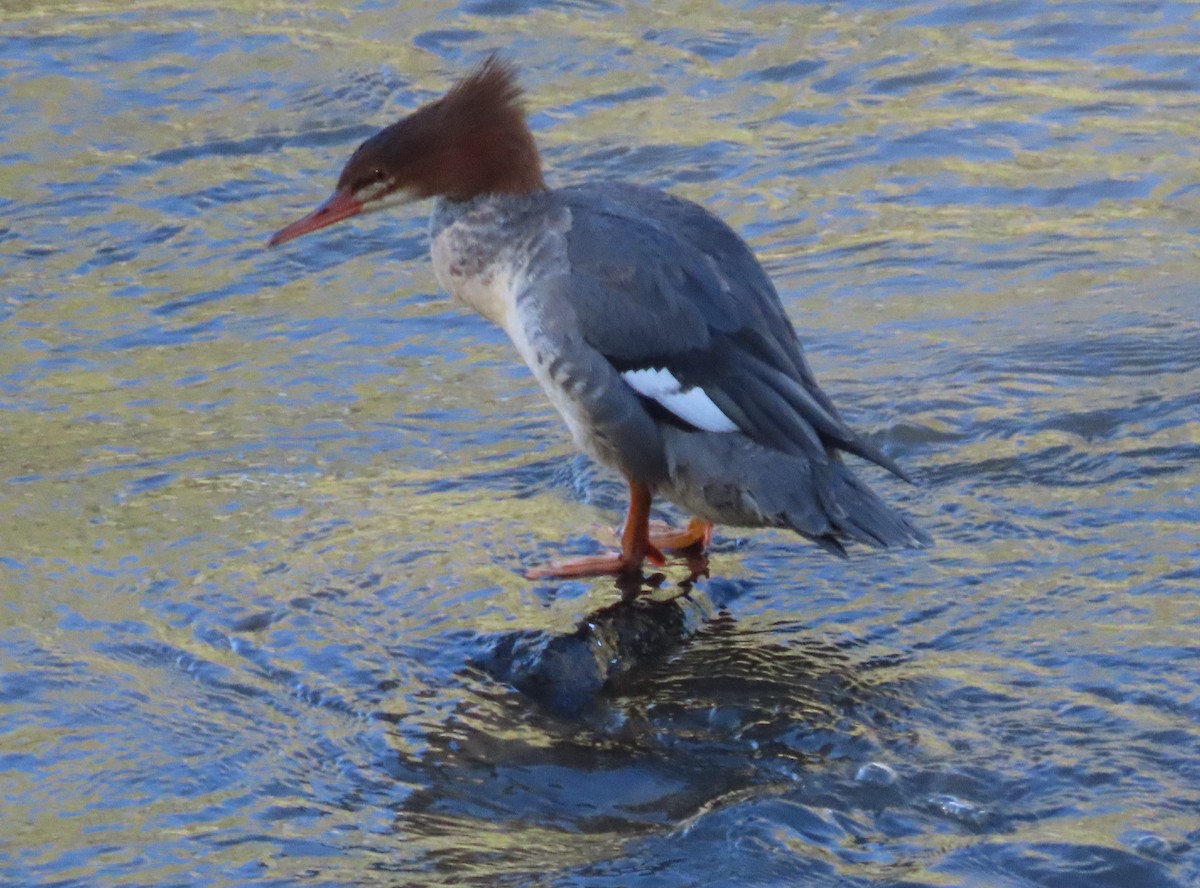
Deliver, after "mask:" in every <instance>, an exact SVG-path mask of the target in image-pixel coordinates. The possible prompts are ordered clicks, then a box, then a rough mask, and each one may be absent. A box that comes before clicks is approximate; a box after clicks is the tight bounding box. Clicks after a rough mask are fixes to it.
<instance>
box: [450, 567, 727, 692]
mask: <svg viewBox="0 0 1200 888" xmlns="http://www.w3.org/2000/svg"><path fill="white" fill-rule="evenodd" d="M648 592H649V593H652V594H646V593H648ZM737 592H738V587H737V586H736V585H734V584H732V583H723V582H712V583H707V584H705V588H704V589H703V590H701V589H698V588H695V587H691V588H688V587H684V588H683V589H682V591H680V593H679V594H678V595H676V596H675V597H668V598H663V597H660V595H661V593H656V592H655V591H654V590H653V589H649V590H648V589H646V588H644V587H642V585H641V584H640V583H639V584H638V586H637V587H636V588H634V589H630V588H628V587H626V588H625V589H622V593H623V597H622V599H621V600H620V601H618V602H617V603H616V604H613V605H609V606H607V607H604V608H601V609H600V610H597V611H595V612H593V613H591V614H588V615H587V616H586V617H584V618H583V619H582V620H581V621H580V622H579V623H578V624H577V625H576V627H575V629H574V630H573V631H571V632H569V633H563V634H555V633H549V632H537V631H524V632H510V633H504V634H502V635H499V636H492V637H488V638H484V639H481V642H480V648H479V651H478V652H477V653H476V654H475V655H474V656H473V657H472V658H471V662H472V665H474V666H476V667H477V668H479V669H482V670H483V671H484V672H486V673H487V674H488V675H490V676H491V677H492V678H494V679H496V680H497V681H501V682H504V683H505V684H509V685H512V686H513V687H515V688H516V689H517V690H519V691H521V692H522V693H523V694H525V695H526V696H528V697H530V698H532V699H533V700H535V701H537V702H538V703H540V704H542V705H543V706H545V707H547V708H548V709H550V710H552V711H554V712H555V713H558V714H561V715H567V716H571V715H577V714H579V713H581V712H582V711H584V710H585V709H587V708H588V707H590V706H591V705H592V704H593V703H594V702H595V700H596V698H597V697H598V696H600V695H601V694H602V693H603V692H604V691H605V690H606V689H608V688H609V687H611V686H612V684H613V682H615V681H617V680H619V679H620V678H622V677H623V676H626V675H628V674H629V673H631V672H633V671H635V670H637V669H639V668H640V667H642V666H644V665H645V664H647V663H649V662H651V661H654V660H657V659H658V658H660V657H662V656H663V655H664V654H666V653H668V652H670V651H671V650H673V649H675V648H677V647H678V646H679V645H680V644H682V643H683V642H685V641H686V640H687V639H689V638H691V637H692V636H693V635H695V634H696V633H697V632H698V631H699V630H700V629H701V627H703V626H704V624H705V623H706V622H707V621H709V620H711V619H713V618H714V617H715V616H716V615H717V612H718V611H719V610H720V608H722V607H723V606H724V605H725V604H726V603H727V602H728V601H729V600H731V599H732V598H734V597H736V594H737Z"/></svg>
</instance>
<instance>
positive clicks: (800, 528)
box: [784, 460, 932, 558]
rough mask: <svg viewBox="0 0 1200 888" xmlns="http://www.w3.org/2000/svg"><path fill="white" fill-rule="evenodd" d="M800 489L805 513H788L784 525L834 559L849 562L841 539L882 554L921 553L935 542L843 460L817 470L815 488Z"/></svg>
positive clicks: (812, 485)
mask: <svg viewBox="0 0 1200 888" xmlns="http://www.w3.org/2000/svg"><path fill="white" fill-rule="evenodd" d="M801 487H802V488H803V489H802V490H800V491H798V494H799V499H800V505H801V508H798V509H796V508H793V509H788V510H786V511H785V512H784V523H785V524H786V526H787V527H790V528H791V529H792V530H794V531H796V533H798V534H800V535H801V536H804V537H807V538H808V539H810V540H812V541H813V542H815V543H817V544H818V545H819V546H821V547H822V548H824V549H826V550H828V551H830V552H832V553H834V554H835V555H839V556H841V557H843V558H844V557H846V549H845V547H844V546H843V545H842V542H841V541H842V540H854V541H855V542H859V543H865V544H866V545H868V546H875V547H877V548H883V549H891V548H921V547H923V546H928V545H930V543H931V542H932V539H931V538H930V536H929V534H927V533H925V531H923V530H921V529H920V528H919V527H917V526H916V525H915V524H913V523H912V522H911V521H910V520H909V519H908V518H907V516H905V515H904V514H902V513H901V512H900V511H898V510H896V509H894V508H892V507H891V506H889V505H888V504H887V503H885V502H884V501H883V500H882V499H881V498H880V497H879V496H878V495H877V494H876V493H875V492H874V491H873V490H871V488H869V487H867V485H866V484H864V483H863V482H862V481H860V480H859V478H858V476H857V475H855V474H854V472H852V471H851V470H850V468H849V467H848V466H846V464H845V463H843V462H841V461H840V460H831V461H830V462H828V463H826V464H825V465H823V466H813V467H812V469H811V483H810V484H803V485H801Z"/></svg>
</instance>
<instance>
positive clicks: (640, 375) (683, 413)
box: [621, 367, 738, 432]
mask: <svg viewBox="0 0 1200 888" xmlns="http://www.w3.org/2000/svg"><path fill="white" fill-rule="evenodd" d="M621 376H622V377H623V378H624V379H625V381H626V382H627V383H629V385H630V386H631V387H632V388H633V390H634V391H636V392H637V393H638V394H640V395H643V396H644V397H647V398H651V399H653V400H655V401H657V402H658V403H659V404H662V405H663V406H664V407H666V408H667V409H668V410H670V411H671V412H672V413H674V414H675V415H676V416H678V417H679V418H680V419H682V420H683V421H684V422H687V423H691V424H692V425H694V426H695V427H696V428H698V429H704V431H706V432H736V431H737V430H738V427H737V426H736V425H734V422H733V420H732V419H730V418H729V417H728V416H726V415H725V414H724V413H722V412H721V408H720V407H718V406H717V405H716V404H714V403H713V400H712V398H710V397H709V396H708V395H707V394H705V392H704V389H702V388H697V387H696V386H691V387H689V388H684V387H683V385H682V384H681V383H680V382H679V380H678V379H676V378H675V377H674V376H673V375H672V373H671V371H670V370H665V369H663V370H656V369H654V368H650V367H647V368H643V369H641V370H626V371H625V372H624V373H622V374H621Z"/></svg>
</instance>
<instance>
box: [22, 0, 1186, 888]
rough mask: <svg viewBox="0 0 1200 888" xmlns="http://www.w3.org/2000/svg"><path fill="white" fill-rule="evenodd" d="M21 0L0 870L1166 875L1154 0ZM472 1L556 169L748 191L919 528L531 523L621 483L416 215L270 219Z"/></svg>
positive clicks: (894, 498) (1174, 830) (1182, 436)
mask: <svg viewBox="0 0 1200 888" xmlns="http://www.w3.org/2000/svg"><path fill="white" fill-rule="evenodd" d="M43 7H44V8H42V7H39V8H37V9H32V11H31V7H29V6H28V4H24V5H22V4H8V5H7V6H3V7H2V8H0V21H3V23H4V25H5V27H4V28H3V29H0V31H2V33H3V34H4V35H5V36H0V43H2V44H3V49H4V52H3V54H2V55H0V57H2V58H3V59H5V61H4V62H3V65H4V79H3V87H2V88H3V90H4V97H5V100H6V105H5V107H6V109H7V111H8V114H7V116H6V127H5V128H4V131H3V132H2V133H0V146H2V148H0V177H2V179H3V185H4V187H3V189H2V190H0V193H2V194H3V198H2V199H0V200H2V201H3V206H4V214H3V223H2V224H0V267H2V268H3V272H4V274H3V283H2V284H0V290H2V298H0V323H3V325H4V331H5V333H6V335H5V337H4V339H3V342H2V344H0V395H2V398H0V401H2V406H3V409H2V410H0V427H2V430H3V440H4V447H3V449H2V451H0V453H2V456H0V465H2V466H3V470H4V476H3V478H4V483H3V485H0V500H2V507H3V512H4V517H5V521H3V522H0V571H3V577H4V582H2V583H0V664H3V666H2V667H0V740H2V742H0V763H2V767H0V784H2V785H0V790H2V791H3V797H4V799H5V830H4V838H5V842H4V846H3V849H0V882H4V883H5V884H17V885H37V884H78V885H107V884H133V883H136V884H155V885H176V884H180V885H182V884H187V885H196V884H212V885H252V884H264V885H266V884H271V885H297V884H302V885H308V884H314V885H315V884H323V885H339V886H340V885H379V884H388V885H391V884H406V885H407V884H446V885H461V884H465V883H476V884H489V885H491V884H511V885H523V884H556V885H558V884H562V885H573V884H578V885H588V886H602V885H613V886H625V885H630V884H639V885H641V884H653V883H660V884H664V885H680V884H704V885H744V884H779V885H784V884H789V885H790V884H804V885H830V886H839V888H841V886H846V885H856V886H857V885H862V886H867V885H871V886H891V885H906V886H908V885H969V884H989V885H990V884H1000V883H1004V884H1014V885H1016V884H1021V885H1039V886H1057V885H1070V886H1076V885H1089V886H1093V885H1094V886H1111V888H1129V886H1139V888H1141V886H1190V885H1193V884H1194V883H1196V881H1197V879H1200V852H1198V851H1197V848H1198V847H1200V830H1198V829H1197V825H1196V811H1197V808H1198V806H1200V779H1198V777H1197V775H1198V774H1200V747H1198V745H1197V732H1196V724H1197V721H1198V720H1200V707H1198V704H1197V698H1196V693H1195V688H1196V687H1197V685H1200V672H1198V670H1197V666H1196V663H1197V662H1200V660H1198V658H1197V656H1196V632H1197V626H1198V625H1200V610H1198V608H1197V603H1196V602H1197V599H1196V596H1195V589H1196V585H1197V582H1198V581H1200V568H1198V566H1197V558H1196V552H1197V551H1198V549H1200V531H1198V522H1197V515H1198V514H1200V509H1198V505H1197V493H1196V492H1197V490H1198V489H1200V483H1198V482H1200V475H1198V473H1197V466H1198V465H1200V460H1198V457H1200V426H1198V422H1197V416H1198V415H1200V411H1198V410H1197V407H1198V406H1200V396H1198V395H1197V393H1198V392H1200V314H1198V312H1197V307H1196V306H1197V303H1196V299H1195V293H1194V289H1195V288H1194V281H1195V279H1196V276H1197V268H1196V257H1197V256H1198V255H1200V245H1198V244H1197V233H1196V229H1195V225H1194V218H1195V212H1194V208H1195V201H1196V197H1197V193H1198V191H1197V188H1196V184H1195V183H1196V182H1197V181H1198V179H1200V165H1198V163H1197V147H1196V146H1197V145H1200V133H1197V131H1196V130H1197V122H1198V121H1200V113H1198V110H1200V109H1198V108H1197V104H1198V98H1197V93H1198V90H1200V76H1198V73H1197V72H1198V71H1200V66H1198V59H1200V55H1198V53H1197V49H1196V47H1197V45H1200V44H1198V41H1197V37H1198V35H1197V33H1196V18H1195V14H1194V7H1193V6H1192V5H1191V4H1187V3H1171V2H1168V3H1159V4H1141V5H1138V4H1124V5H1120V6H1115V5H1112V4H1092V5H1080V4H1073V5H1069V6H1064V5H1061V4H1058V5H1055V4H1047V3H1040V2H1032V3H1019V4H1011V3H1010V4H1005V3H982V4H978V3H976V4H962V3H957V4H956V3H951V4H932V3H902V4H871V3H856V4H852V5H846V4H840V5H839V4H825V5H790V6H789V5H783V6H781V5H778V4H774V5H773V4H757V5H749V6H746V7H745V8H738V9H736V11H731V8H730V7H729V6H727V5H722V4H712V5H707V6H706V5H704V4H698V5H697V4H692V5H689V7H688V8H687V10H686V12H687V14H686V15H682V16H680V15H669V16H668V17H667V18H669V19H670V21H666V20H664V17H663V11H662V10H661V9H654V10H651V9H650V8H649V7H644V6H638V5H632V4H631V5H626V6H621V5H613V4H607V5H597V4H587V3H582V4H580V3H576V4H569V5H568V6H565V7H564V6H562V5H559V6H554V5H549V6H547V5H545V4H541V5H539V4H529V3H524V2H521V0H514V2H511V3H490V4H489V3H482V4H481V3H462V4H455V3H427V4H408V5H404V6H403V8H400V7H398V6H396V5H394V4H393V5H390V6H389V5H387V4H382V5H372V4H360V5H358V6H356V7H354V8H353V9H352V10H351V11H350V14H348V15H347V14H346V13H345V12H344V11H343V10H332V9H331V10H329V11H327V10H326V8H325V7H323V6H322V5H320V4H301V5H295V6H293V7H286V8H285V7H279V8H263V9H258V8H255V9H250V8H249V7H245V6H244V5H239V4H223V5H219V8H213V9H201V8H199V7H194V6H189V7H184V6H181V5H179V4H176V3H171V2H166V3H160V4H158V5H157V6H155V7H153V8H146V9H142V8H140V7H139V8H128V9H127V8H126V7H125V6H118V5H114V4H105V3H99V4H92V5H91V6H89V7H88V8H87V9H83V8H82V7H79V6H77V5H75V6H73V5H71V4H65V5H64V4H57V5H55V7H54V9H53V10H52V13H53V14H46V10H47V9H49V7H45V4H43ZM734 20H736V21H734ZM731 22H734V24H731ZM494 47H502V48H505V49H506V50H507V51H509V52H510V53H511V54H512V56H513V57H514V58H517V59H519V60H520V63H521V66H522V69H523V70H524V71H525V72H526V74H525V76H526V79H527V81H528V83H527V85H528V87H529V91H530V94H531V96H532V97H534V100H535V102H536V105H535V107H534V108H533V109H532V110H533V115H532V118H531V119H532V123H533V126H534V127H535V129H536V130H537V135H538V138H539V141H540V143H541V144H542V145H543V146H545V149H546V154H547V166H548V167H549V168H550V169H552V170H554V171H555V172H556V174H557V176H558V180H557V181H556V182H555V183H554V184H566V183H567V182H569V181H574V180H579V179H583V178H594V177H604V176H621V177H625V178H632V179H635V180H638V181H642V182H646V183H650V184H654V185H658V186H664V187H668V188H672V189H674V190H676V191H678V192H679V193H681V194H684V195H685V196H687V197H689V198H692V199H695V200H698V201H699V202H701V203H703V204H705V205H706V206H708V207H710V208H712V209H713V210H715V211H716V212H717V213H718V214H719V215H720V216H722V217H723V218H726V219H728V220H729V221H730V222H731V223H732V224H733V225H734V227H735V228H736V229H738V230H739V231H740V232H742V233H743V234H744V235H745V236H746V237H747V239H748V240H749V241H750V242H751V243H752V244H753V246H754V247H755V249H756V251H757V252H758V253H759V255H760V256H762V257H763V258H764V261H765V262H766V264H767V267H768V269H769V270H770V272H771V273H772V275H773V276H774V278H775V280H776V282H777V284H778V286H779V290H780V292H781V294H782V296H783V299H784V301H785V305H786V307H787V309H788V312H789V314H790V315H791V317H792V318H793V320H794V321H795V322H796V325H797V327H798V329H799V330H800V331H801V336H802V338H803V339H804V341H805V343H806V345H807V346H808V349H809V353H810V355H811V357H812V361H813V364H814V367H815V369H816V371H817V373H818V375H819V376H820V378H821V380H822V383H823V385H824V387H825V388H826V389H827V390H828V391H829V392H830V394H831V396H832V397H833V398H834V399H835V400H836V402H837V403H838V404H839V406H841V407H842V408H843V410H844V412H845V414H846V417H847V420H848V421H849V422H851V423H852V424H853V425H855V426H856V427H858V428H862V429H868V430H873V432H874V438H875V440H876V443H878V444H880V445H881V446H882V447H884V448H885V449H886V450H887V451H888V452H889V453H890V454H891V455H893V456H894V457H896V458H897V459H898V460H899V461H900V462H902V463H903V464H904V465H905V466H906V467H908V468H911V469H912V470H914V473H915V474H916V475H917V476H918V481H919V482H920V484H921V487H920V489H918V490H910V489H907V488H905V487H904V486H903V485H900V484H894V485H891V486H890V487H889V484H890V482H888V481H887V480H886V479H881V480H880V481H879V482H878V483H879V484H880V488H881V490H880V492H881V493H882V494H883V495H885V496H886V497H887V499H888V500H889V501H890V502H895V503H897V505H898V506H900V507H901V508H904V509H905V510H906V511H907V512H909V513H911V514H913V515H914V516H916V517H917V518H918V519H919V520H920V521H921V523H922V525H923V526H925V527H927V528H928V529H929V530H930V531H931V533H932V534H933V535H934V536H935V537H936V539H937V545H936V546H935V547H934V548H932V549H929V550H926V551H923V552H921V553H918V554H917V555H916V556H914V555H913V554H912V553H908V554H906V555H905V556H903V557H897V555H896V554H895V553H888V552H884V553H864V552H855V553H852V559H851V560H850V562H849V563H840V562H838V561H836V560H835V559H829V558H826V557H825V556H823V555H821V553H819V552H814V551H810V550H809V549H808V548H807V547H804V546H802V545H798V544H797V542H796V541H795V540H794V538H792V537H791V536H790V535H787V534H776V533H773V532H756V533H750V534H746V535H738V534H737V533H734V532H731V531H729V530H728V529H719V530H718V536H717V540H716V546H715V548H714V551H713V553H712V555H711V578H708V577H703V576H701V577H698V578H697V579H696V580H695V581H694V583H693V584H692V586H691V589H690V594H689V595H688V596H687V597H683V598H679V599H678V600H676V601H674V602H670V603H658V604H653V603H647V602H645V601H639V602H636V603H634V604H628V603H622V602H621V598H622V593H621V590H620V589H617V588H615V587H614V586H613V584H612V583H611V582H607V581H596V582H574V583H564V584H560V585H544V584H543V585H539V584H532V583H529V582H527V581H525V580H524V579H522V578H521V576H520V572H521V570H522V568H523V567H524V566H526V565H529V564H537V563H542V562H544V561H546V560H547V559H548V558H550V557H551V556H552V555H558V554H561V553H562V552H563V550H566V553H567V554H576V553H578V554H583V553H586V552H589V551H593V549H592V548H591V547H593V546H594V543H593V540H594V539H595V538H596V537H597V536H603V534H602V533H599V534H598V533H596V532H595V531H596V528H595V527H593V525H598V524H599V525H603V524H608V523H612V522H616V521H618V520H619V516H620V514H621V510H622V505H623V503H622V497H623V493H624V490H623V487H622V485H621V484H620V483H619V482H618V481H616V480H615V479H613V478H610V477H608V476H607V475H605V474H603V473H600V472H598V471H597V470H596V469H595V468H594V467H593V466H590V465H588V464H587V463H586V462H583V461H581V460H579V459H577V458H575V457H574V456H573V455H572V454H571V450H570V446H569V443H568V442H567V441H566V440H565V438H564V437H563V435H562V433H561V430H560V429H559V427H558V422H557V420H556V418H555V417H554V416H553V415H552V414H551V413H550V410H549V408H548V407H547V406H546V405H545V403H544V401H543V399H542V396H541V394H540V392H538V391H537V389H536V386H535V385H534V384H533V382H532V381H531V380H530V379H529V378H528V376H527V374H525V372H524V371H523V370H522V369H521V368H519V367H517V366H516V365H515V364H514V360H513V356H512V355H511V353H510V351H509V348H508V346H507V344H506V343H504V342H503V340H502V339H501V334H499V333H498V332H497V331H494V330H492V329H490V328H489V327H487V326H486V325H485V324H484V323H482V322H480V321H478V320H477V319H475V318H473V317H470V316H468V315H467V314H465V313H463V312H460V311H457V310H455V309H454V308H453V307H452V306H449V305H447V304H446V301H445V299H444V298H443V297H441V296H440V295H438V294H437V292H436V286H435V283H434V281H433V280H432V276H431V274H430V271H429V267H428V262H427V260H426V258H425V253H426V250H427V245H426V243H425V235H424V230H425V221H424V219H423V218H417V217H416V216H413V217H400V218H395V219H389V220H384V219H381V218H378V217H376V218H372V219H368V220H364V221H363V222H362V223H361V224H358V225H351V226H350V227H348V228H346V229H345V230H344V231H340V232H330V233H329V236H328V237H326V238H323V239H321V240H319V241H314V242H313V243H311V244H308V245H306V248H305V249H304V250H296V251H293V252H289V253H287V254H282V253H278V252H272V253H268V252H267V251H265V250H264V249H263V242H264V239H265V237H266V235H267V234H268V232H269V231H271V230H273V228H274V227H275V226H276V223H277V222H278V221H279V220H280V219H281V218H285V217H287V215H288V214H289V213H290V212H291V211H293V210H298V209H300V208H302V207H304V206H306V205H307V204H309V203H310V202H311V201H312V200H314V199H316V198H318V197H321V196H323V195H321V194H319V193H318V191H319V190H320V189H319V188H317V187H316V186H315V185H314V184H313V183H315V182H324V181H327V179H328V177H329V176H330V175H332V174H334V173H335V172H336V167H337V165H338V164H339V163H340V161H341V159H342V157H343V156H344V154H345V151H346V150H347V149H348V148H349V147H352V146H353V145H354V144H356V143H357V142H358V141H359V140H360V139H361V138H362V137H363V136H364V135H365V134H367V133H369V132H372V131H374V130H375V128H376V126H377V125H379V124H381V123H384V122H387V121H389V120H392V119H395V118H397V117H399V116H400V115H401V114H402V113H403V112H404V111H406V110H409V109H411V108H414V107H415V106H416V105H418V104H419V103H420V102H421V101H423V100H425V99H427V98H430V97H431V96H433V95H436V94H438V93H440V92H441V91H442V90H443V89H444V88H445V86H446V85H447V81H448V79H449V78H450V77H451V76H452V75H453V74H454V73H455V72H459V71H462V70H463V69H464V68H465V67H467V66H468V65H469V64H470V63H471V62H472V61H474V60H475V59H477V58H478V57H479V55H481V54H482V52H483V51H484V50H485V49H490V48H494ZM881 380H887V381H888V382H887V385H886V386H884V385H883V384H882V383H881V382H880V381H881ZM660 517H663V518H669V519H678V518H679V517H680V516H678V515H670V514H666V515H663V516H660ZM565 528H586V530H583V531H581V532H580V533H579V534H578V535H575V534H571V533H568V531H566V530H565ZM688 573H689V571H688V568H687V566H686V565H682V564H672V565H669V566H668V567H667V569H665V570H664V571H663V574H664V576H663V578H662V579H661V582H660V585H659V586H658V588H656V589H655V592H654V596H652V597H653V598H655V599H663V600H665V599H667V598H670V597H671V596H673V595H676V594H677V593H679V592H680V591H681V589H682V588H683V587H684V582H685V580H686V578H687V577H688ZM597 612H599V615H598V616H595V615H596V614H597ZM589 614H590V615H594V616H592V617H591V618H587V617H586V616H585V615H589ZM631 627H632V628H631ZM642 633H650V634H645V635H643V634H642ZM642 638H648V639H650V642H649V643H648V644H647V645H646V647H644V648H638V647H636V645H635V646H632V648H631V646H630V644H629V642H630V641H631V640H632V641H637V640H638V639H642ZM622 645H624V647H622ZM647 651H651V652H652V653H651V654H650V655H647ZM554 658H558V659H557V660H555V659H554ZM567 661H569V662H572V663H575V665H576V666H577V667H582V668H581V669H580V670H579V671H575V672H571V671H567V670H564V669H562V668H560V667H559V666H558V665H557V664H558V663H562V662H567ZM552 662H553V663H555V664H556V665H554V667H553V668H550V667H549V664H551V663H552ZM539 669H540V670H541V671H540V672H539ZM564 678H571V679H573V681H572V682H566V683H564V682H563V681H562V679H564ZM539 682H540V684H539ZM518 687H523V688H524V692H522V691H520V690H517V689H516V688H518Z"/></svg>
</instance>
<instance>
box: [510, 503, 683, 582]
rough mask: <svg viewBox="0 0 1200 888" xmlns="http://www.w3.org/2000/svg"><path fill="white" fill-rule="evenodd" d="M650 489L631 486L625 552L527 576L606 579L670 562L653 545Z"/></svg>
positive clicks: (556, 565)
mask: <svg viewBox="0 0 1200 888" xmlns="http://www.w3.org/2000/svg"><path fill="white" fill-rule="evenodd" d="M651 498H652V496H651V493H650V488H649V487H647V486H646V485H645V484H641V483H639V482H637V481H630V482H629V515H628V516H627V517H626V519H625V531H624V532H623V533H622V534H621V551H620V552H609V553H608V554H607V555H588V556H585V557H583V558H571V559H568V560H567V561H555V562H554V563H552V564H549V565H547V566H546V567H539V568H534V569H533V570H530V571H528V572H526V574H525V576H526V577H528V578H529V579H531V580H542V579H550V578H559V579H566V578H568V577H604V576H612V575H619V574H631V573H637V572H638V571H640V570H641V569H642V564H643V563H644V562H646V561H647V560H648V561H650V562H651V563H652V564H657V565H661V564H663V563H664V562H665V560H666V559H664V558H663V556H662V552H660V551H658V547H657V546H655V545H654V544H653V543H651V542H650V500H651Z"/></svg>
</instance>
